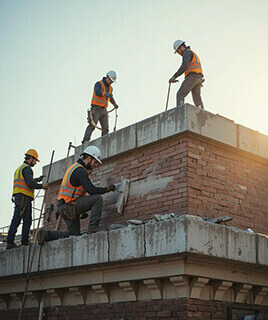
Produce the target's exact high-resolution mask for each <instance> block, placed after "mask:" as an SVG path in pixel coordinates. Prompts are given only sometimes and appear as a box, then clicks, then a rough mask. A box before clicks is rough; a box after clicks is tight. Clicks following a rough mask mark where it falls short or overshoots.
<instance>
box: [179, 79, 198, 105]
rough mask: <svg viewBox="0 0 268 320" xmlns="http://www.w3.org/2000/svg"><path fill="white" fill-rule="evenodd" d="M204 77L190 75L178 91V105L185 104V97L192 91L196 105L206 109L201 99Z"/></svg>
mask: <svg viewBox="0 0 268 320" xmlns="http://www.w3.org/2000/svg"><path fill="white" fill-rule="evenodd" d="M201 87H202V78H201V77H199V76H195V75H188V77H186V78H185V79H184V81H183V83H182V84H181V87H180V89H179V91H178V92H177V107H179V106H180V105H182V104H184V98H185V97H186V96H187V95H188V94H189V92H192V97H193V101H194V104H195V106H196V107H199V108H202V109H204V105H203V102H202V99H201Z"/></svg>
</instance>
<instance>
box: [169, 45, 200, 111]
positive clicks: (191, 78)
mask: <svg viewBox="0 0 268 320" xmlns="http://www.w3.org/2000/svg"><path fill="white" fill-rule="evenodd" d="M173 48H174V50H175V52H174V54H175V53H178V54H179V55H181V56H182V64H181V66H180V68H179V70H178V71H177V72H176V73H175V74H174V75H173V77H172V78H170V79H169V83H172V82H175V81H176V78H177V77H179V76H180V75H182V74H183V73H184V75H185V79H184V81H183V83H182V84H181V87H180V89H179V91H178V92H177V107H179V106H180V105H182V104H183V103H184V98H185V97H186V96H187V95H188V93H189V92H190V91H191V92H192V97H193V101H194V104H195V106H196V107H198V108H201V109H204V106H203V102H202V99H201V87H202V82H203V77H204V76H203V71H202V67H201V62H200V59H199V58H198V56H197V54H196V53H195V52H194V51H193V50H191V49H190V47H189V46H187V47H186V45H185V41H183V40H176V41H175V42H174V44H173Z"/></svg>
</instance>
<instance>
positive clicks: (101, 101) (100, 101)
mask: <svg viewBox="0 0 268 320" xmlns="http://www.w3.org/2000/svg"><path fill="white" fill-rule="evenodd" d="M99 83H100V84H101V90H102V91H103V92H104V93H112V91H113V88H112V86H109V87H108V90H107V88H106V86H105V84H104V82H103V81H99ZM109 101H110V98H106V97H105V96H103V97H99V96H97V95H96V92H95V89H94V91H93V97H92V100H91V104H93V105H96V106H99V107H105V108H108V103H109Z"/></svg>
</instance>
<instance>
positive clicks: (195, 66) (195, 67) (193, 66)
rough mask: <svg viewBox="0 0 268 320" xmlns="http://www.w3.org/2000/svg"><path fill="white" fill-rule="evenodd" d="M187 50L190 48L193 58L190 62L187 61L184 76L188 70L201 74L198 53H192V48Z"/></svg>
mask: <svg viewBox="0 0 268 320" xmlns="http://www.w3.org/2000/svg"><path fill="white" fill-rule="evenodd" d="M187 50H190V51H191V52H192V53H193V58H192V60H191V62H190V63H189V66H188V68H187V69H186V71H185V72H184V75H185V77H186V76H187V75H188V74H189V73H190V72H195V73H201V74H203V71H202V67H201V62H200V59H199V58H198V55H197V54H196V53H194V52H193V50H191V49H187Z"/></svg>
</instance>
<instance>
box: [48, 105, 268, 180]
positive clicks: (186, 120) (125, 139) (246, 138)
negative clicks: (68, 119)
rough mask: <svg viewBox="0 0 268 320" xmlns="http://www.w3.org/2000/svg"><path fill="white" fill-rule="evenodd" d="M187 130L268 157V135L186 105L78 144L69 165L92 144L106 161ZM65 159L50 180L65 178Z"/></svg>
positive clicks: (59, 162)
mask: <svg viewBox="0 0 268 320" xmlns="http://www.w3.org/2000/svg"><path fill="white" fill-rule="evenodd" d="M183 132H191V133H194V134H198V135H201V136H202V137H206V138H209V139H213V140H215V141H217V142H220V143H224V144H226V145H228V146H231V147H234V148H237V149H239V150H242V151H246V152H249V153H252V154H254V155H257V156H260V157H264V158H268V136H266V135H264V134H261V133H259V132H258V131H254V130H251V129H249V128H246V127H244V126H241V125H238V124H236V123H234V122H233V121H232V120H229V119H227V118H224V117H222V116H220V115H215V114H213V113H211V112H208V111H206V110H201V109H199V108H196V107H194V106H192V105H190V104H184V105H183V106H181V107H176V108H173V109H170V110H168V111H167V112H163V113H159V114H157V115H155V116H153V117H150V118H148V119H145V120H143V121H140V122H138V123H135V124H133V125H130V126H128V127H125V128H123V129H121V130H118V131H116V132H112V133H110V134H108V135H106V136H103V137H100V138H98V139H95V140H92V141H90V142H89V143H86V144H84V145H80V146H78V147H76V149H75V155H73V156H71V157H70V158H69V161H68V166H69V165H71V164H72V163H73V162H74V161H75V160H76V159H77V158H78V157H79V155H80V154H81V153H82V151H83V149H84V148H85V147H87V146H88V145H95V146H97V147H99V148H100V150H101V153H102V159H103V160H105V159H107V158H110V157H113V156H117V155H120V154H122V153H124V152H127V151H131V150H133V149H136V148H139V147H143V146H146V145H148V144H151V143H154V142H157V141H159V140H162V139H165V138H169V137H172V136H174V135H177V134H180V133H183ZM65 159H66V158H64V159H61V160H59V161H57V162H54V163H53V166H52V170H51V175H50V182H54V181H58V180H60V179H62V177H63V174H64V172H63V170H64V165H65ZM47 172H48V165H47V166H44V167H43V174H47Z"/></svg>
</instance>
